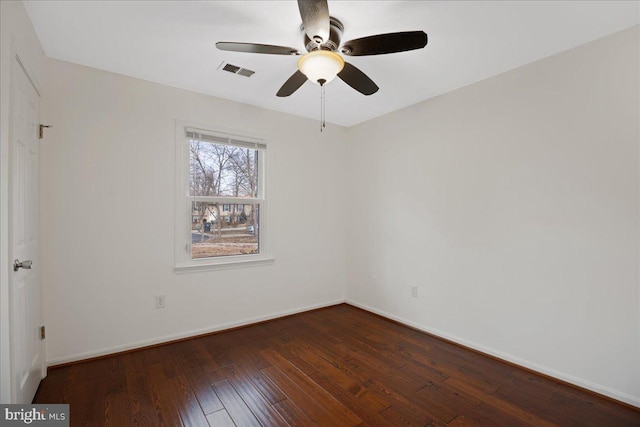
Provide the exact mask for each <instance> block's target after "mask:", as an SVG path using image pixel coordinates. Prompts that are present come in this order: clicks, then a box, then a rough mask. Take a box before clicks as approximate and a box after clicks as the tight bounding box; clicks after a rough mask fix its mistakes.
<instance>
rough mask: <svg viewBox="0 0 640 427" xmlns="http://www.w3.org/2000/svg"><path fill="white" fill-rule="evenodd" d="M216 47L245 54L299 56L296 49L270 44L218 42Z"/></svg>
mask: <svg viewBox="0 0 640 427" xmlns="http://www.w3.org/2000/svg"><path fill="white" fill-rule="evenodd" d="M216 47H217V48H218V49H220V50H228V51H231V52H245V53H267V54H271V55H300V52H298V50H297V49H294V48H292V47H286V46H273V45H270V44H257V43H236V42H218V43H216Z"/></svg>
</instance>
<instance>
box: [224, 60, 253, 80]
mask: <svg viewBox="0 0 640 427" xmlns="http://www.w3.org/2000/svg"><path fill="white" fill-rule="evenodd" d="M218 70H222V71H228V72H230V73H233V74H238V75H241V76H244V77H251V76H252V75H253V74H255V71H252V70H248V69H246V68H242V67H238V66H237V65H233V64H229V63H228V62H223V63H222V64H220V66H219V67H218Z"/></svg>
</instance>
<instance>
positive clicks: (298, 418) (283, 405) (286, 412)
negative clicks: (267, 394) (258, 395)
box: [273, 400, 317, 427]
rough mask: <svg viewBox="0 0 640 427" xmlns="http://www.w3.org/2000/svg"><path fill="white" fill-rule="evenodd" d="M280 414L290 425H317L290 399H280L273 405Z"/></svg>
mask: <svg viewBox="0 0 640 427" xmlns="http://www.w3.org/2000/svg"><path fill="white" fill-rule="evenodd" d="M273 408H274V409H275V410H276V411H278V413H279V414H280V416H281V417H282V418H283V419H284V420H285V421H286V422H287V424H289V425H290V426H291V427H308V426H315V425H317V424H316V423H314V422H313V421H312V420H311V418H309V417H308V416H307V414H305V413H304V412H302V410H301V409H300V408H298V407H297V406H296V405H294V404H293V403H292V402H291V401H290V400H281V401H279V402H277V403H275V404H274V405H273Z"/></svg>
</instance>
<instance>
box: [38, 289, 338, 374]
mask: <svg viewBox="0 0 640 427" xmlns="http://www.w3.org/2000/svg"><path fill="white" fill-rule="evenodd" d="M344 302H345V301H344V300H336V301H330V302H326V303H323V304H314V305H310V306H306V307H299V308H295V309H293V310H285V311H281V312H277V313H273V314H269V315H266V316H260V317H252V318H249V319H244V320H240V321H237V322H230V323H224V324H221V325H217V326H212V327H207V328H201V329H194V330H191V331H186V332H181V333H178V334H171V335H164V336H161V337H157V338H152V339H149V340H142V341H137V342H132V343H128V344H124V345H117V346H113V347H108V348H103V349H100V350H95V351H87V352H84V353H78V354H72V355H69V356H64V357H58V358H55V359H50V360H47V366H55V365H61V364H63V363H70V362H78V361H81V360H86V359H91V358H94V357H100V356H106V355H109V354H114V353H120V352H123V351H129V350H135V349H139V348H143V347H148V346H150V345H156V344H163V343H167V342H170V341H175V340H179V339H183V338H190V337H195V336H198V335H204V334H208V333H212V332H219V331H224V330H226V329H232V328H237V327H239V326H247V325H251V324H253V323H258V322H264V321H266V320H273V319H277V318H279V317H285V316H289V315H292V314H297V313H303V312H305V311H311V310H316V309H318V308H324V307H330V306H332V305H337V304H342V303H344Z"/></svg>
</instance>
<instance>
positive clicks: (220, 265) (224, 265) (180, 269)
mask: <svg viewBox="0 0 640 427" xmlns="http://www.w3.org/2000/svg"><path fill="white" fill-rule="evenodd" d="M274 261H275V258H259V259H246V260H233V261H224V262H216V263H201V264H200V263H198V264H180V265H176V266H175V267H174V268H173V270H174V271H175V273H176V274H185V273H197V272H201V271H213V270H226V269H230V268H243V267H254V266H260V265H268V264H273V262H274Z"/></svg>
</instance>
